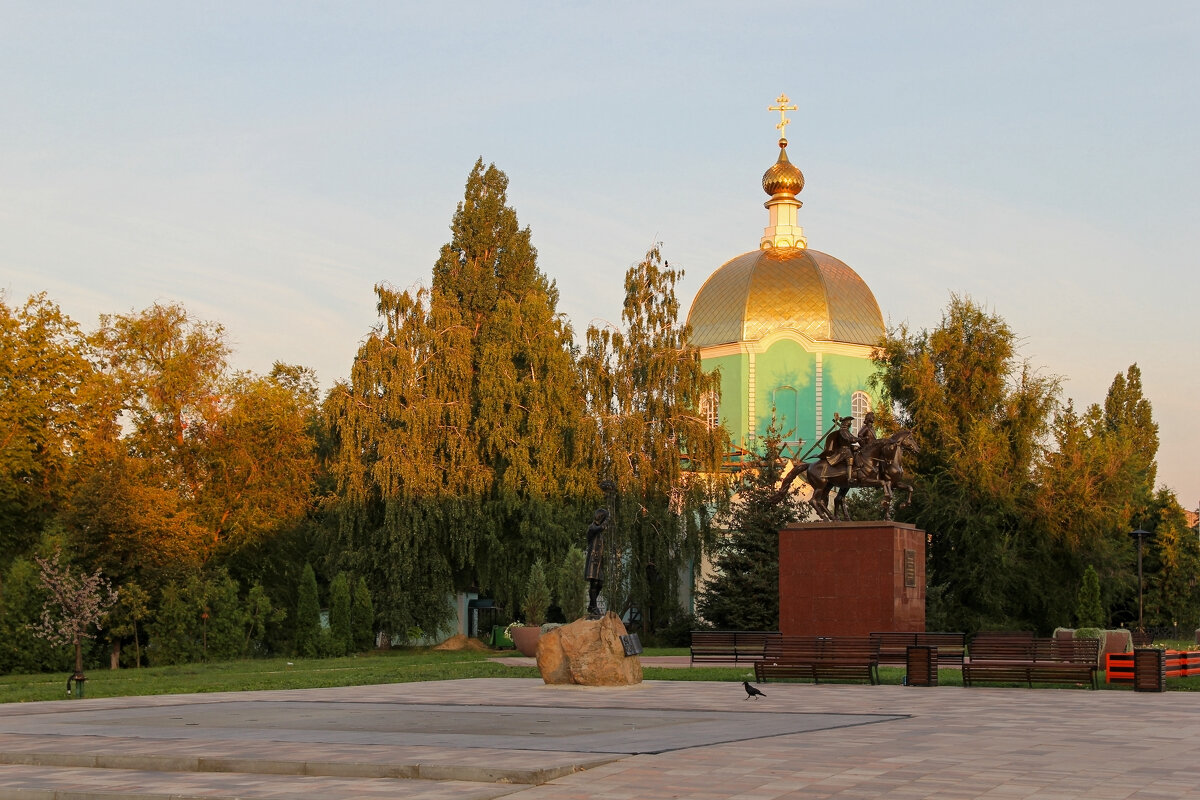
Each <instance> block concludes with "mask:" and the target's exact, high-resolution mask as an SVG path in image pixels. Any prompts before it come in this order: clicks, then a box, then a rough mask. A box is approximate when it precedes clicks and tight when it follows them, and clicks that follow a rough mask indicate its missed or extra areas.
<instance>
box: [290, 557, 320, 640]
mask: <svg viewBox="0 0 1200 800" xmlns="http://www.w3.org/2000/svg"><path fill="white" fill-rule="evenodd" d="M295 649H296V655H299V656H304V657H305V658H316V657H317V656H319V655H321V601H320V600H319V599H318V597H317V575H316V573H315V572H313V568H312V565H311V564H305V565H304V572H302V573H301V575H300V599H299V602H298V603H297V605H296V643H295Z"/></svg>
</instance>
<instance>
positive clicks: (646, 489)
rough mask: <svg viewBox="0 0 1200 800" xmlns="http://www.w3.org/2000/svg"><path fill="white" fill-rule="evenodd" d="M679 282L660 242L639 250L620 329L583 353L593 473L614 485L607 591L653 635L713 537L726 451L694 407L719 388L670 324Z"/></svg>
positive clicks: (598, 334)
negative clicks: (711, 514) (683, 575)
mask: <svg viewBox="0 0 1200 800" xmlns="http://www.w3.org/2000/svg"><path fill="white" fill-rule="evenodd" d="M682 276H683V273H682V271H680V270H677V269H674V268H672V267H671V266H670V264H669V263H668V262H667V261H666V260H664V259H663V257H662V253H661V251H660V249H659V247H658V246H657V245H656V246H654V247H652V248H651V249H650V250H649V251H647V253H646V256H645V258H644V259H642V260H641V261H640V262H639V263H637V264H635V265H634V266H632V267H630V268H629V270H628V272H627V273H626V275H625V301H624V305H623V308H622V312H621V319H622V322H623V325H624V328H623V329H621V330H619V329H617V328H616V327H614V326H603V327H600V326H591V327H589V328H588V333H587V348H586V351H585V353H584V354H583V356H582V358H581V366H582V369H583V380H584V386H585V387H586V391H587V398H588V411H589V415H590V419H591V423H592V425H593V426H594V431H593V440H594V441H595V442H596V448H597V449H596V455H595V458H594V461H595V464H596V471H597V473H598V474H599V475H600V477H601V478H602V479H604V480H606V481H609V482H611V484H612V485H613V486H614V487H615V493H614V500H615V506H616V507H615V508H614V509H613V512H614V513H613V515H612V517H611V519H610V522H609V527H608V531H609V532H608V533H607V534H606V536H605V541H606V548H607V550H608V553H609V559H608V562H607V565H606V566H607V579H606V580H605V586H604V595H605V597H606V599H607V600H608V607H609V609H611V610H614V611H618V612H623V611H625V610H627V609H628V608H630V607H636V608H637V609H638V611H639V612H640V613H641V614H642V616H643V618H644V620H645V621H646V623H647V624H648V626H649V627H650V628H652V629H653V628H654V627H656V626H657V625H659V624H665V623H666V622H667V621H668V619H666V618H669V617H670V616H671V615H672V614H673V613H674V612H675V611H676V610H677V609H676V608H675V606H676V605H677V603H676V600H675V598H676V596H677V589H678V585H679V576H680V574H681V573H686V572H688V571H689V570H692V569H697V568H698V566H699V559H700V555H701V552H702V550H703V548H704V546H705V545H706V544H708V543H710V542H711V528H710V525H709V509H710V507H711V505H712V503H714V502H718V501H719V500H720V492H719V491H717V488H718V486H719V484H720V483H721V479H720V477H719V474H720V464H721V457H722V455H723V453H724V452H725V450H726V449H727V447H728V434H727V433H726V432H725V430H724V428H721V427H718V428H712V429H710V428H709V427H708V425H707V424H706V421H705V420H704V419H703V418H702V416H701V415H700V414H699V412H698V409H699V407H700V404H701V402H702V401H704V400H706V399H709V398H713V397H716V396H717V395H718V393H719V391H720V388H719V387H720V384H719V381H718V377H717V376H716V375H715V374H711V373H706V372H705V371H704V369H703V368H702V367H701V364H700V354H699V351H698V350H696V349H695V348H693V347H689V346H688V344H687V337H688V329H687V327H686V325H685V324H681V323H680V322H679V311H680V309H679V301H678V299H677V298H676V296H675V285H676V283H677V282H678V280H679V279H680V278H682ZM659 611H661V612H662V615H661V616H662V617H665V618H664V619H657V618H656V617H658V616H659V615H658V613H657V612H659Z"/></svg>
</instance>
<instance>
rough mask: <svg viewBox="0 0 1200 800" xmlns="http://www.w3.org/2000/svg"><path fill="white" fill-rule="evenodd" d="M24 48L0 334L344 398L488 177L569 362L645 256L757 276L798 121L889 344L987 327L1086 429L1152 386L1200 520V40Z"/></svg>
mask: <svg viewBox="0 0 1200 800" xmlns="http://www.w3.org/2000/svg"><path fill="white" fill-rule="evenodd" d="M0 45H2V46H0V289H2V290H4V291H6V293H7V295H8V297H9V300H10V301H15V300H21V299H23V298H24V297H25V296H26V295H28V294H30V293H32V292H35V291H40V290H45V291H47V292H49V294H50V295H51V297H52V298H53V299H55V300H56V301H57V302H59V303H60V304H61V305H62V306H63V308H64V309H65V310H66V311H67V312H68V313H69V314H71V315H72V316H73V317H75V318H76V319H77V320H79V321H80V322H81V323H83V324H84V325H85V326H87V327H94V325H95V322H96V316H97V315H98V314H100V313H102V312H124V311H129V310H132V309H137V308H143V307H145V306H147V305H149V304H150V303H153V302H154V301H180V302H182V303H184V304H185V305H186V306H187V307H188V308H189V309H191V310H192V311H193V312H195V313H197V314H199V315H201V316H203V317H205V318H208V319H213V320H216V321H219V322H221V323H223V324H224V325H225V326H226V328H227V329H228V332H229V334H230V337H231V339H232V341H233V343H234V346H235V348H236V353H235V356H234V364H235V366H237V367H239V368H248V369H254V370H259V371H262V370H266V369H269V367H270V364H271V363H272V361H274V360H276V359H281V360H284V361H289V362H295V363H301V364H306V365H308V366H312V367H314V368H315V369H316V370H317V372H318V374H319V376H320V378H321V380H322V383H323V385H324V386H326V387H328V386H329V385H330V384H332V383H333V381H335V380H336V379H338V378H340V377H343V376H344V375H346V374H347V372H348V370H349V364H350V359H351V358H352V356H353V354H354V351H355V349H356V347H357V345H358V342H359V340H360V339H361V337H362V335H363V334H364V332H365V331H366V330H367V329H368V328H369V326H370V325H371V324H372V323H373V322H374V320H375V314H374V296H373V293H372V286H373V285H374V284H375V283H376V282H379V281H387V282H390V283H392V284H395V285H398V286H402V287H403V286H409V285H412V284H415V283H418V282H426V281H428V278H429V274H430V268H431V267H432V265H433V262H434V260H435V259H436V257H437V251H438V248H439V247H440V246H441V244H443V243H444V242H445V241H446V240H447V238H448V229H447V225H448V223H449V220H450V217H451V215H452V214H453V211H454V206H455V204H456V202H457V201H458V200H459V199H460V198H461V195H462V188H463V183H464V181H465V178H466V175H467V172H468V171H469V170H470V168H471V165H472V164H473V163H474V161H475V159H476V158H477V157H478V156H480V155H482V156H483V158H484V159H485V160H487V161H489V162H494V163H495V164H496V165H497V166H498V167H500V168H501V169H503V170H504V171H505V172H506V173H507V174H508V176H509V178H510V191H509V198H510V201H511V202H512V204H513V205H514V206H515V208H516V209H517V213H518V215H519V216H520V219H521V221H522V223H523V224H528V225H530V226H531V228H532V230H533V238H534V243H535V245H536V246H537V247H538V250H539V254H540V258H539V263H540V265H541V267H542V269H543V270H544V271H545V272H546V273H547V274H549V275H550V276H551V277H553V278H554V279H555V280H556V281H557V282H558V285H559V288H560V290H561V293H562V302H561V307H562V309H563V310H564V311H565V312H566V313H568V314H569V315H570V317H571V318H572V320H573V321H574V323H575V326H576V333H577V336H578V337H579V338H582V331H583V329H584V328H586V326H587V324H588V323H589V322H590V321H592V320H593V319H610V320H611V319H616V318H617V317H618V315H619V309H620V300H621V281H622V277H623V275H624V271H625V269H626V268H627V267H628V265H629V264H631V263H632V262H634V261H636V260H637V259H638V258H639V257H640V256H641V255H642V254H643V253H644V252H645V250H646V248H647V247H648V246H649V245H650V244H651V243H652V242H654V241H656V240H661V241H662V242H663V243H664V247H665V252H666V255H667V258H668V259H670V261H671V262H672V263H673V264H675V265H679V266H682V267H684V269H686V271H687V275H686V278H685V281H684V284H683V286H682V291H681V294H682V296H683V297H684V298H685V305H687V304H690V300H691V297H692V296H693V295H694V294H695V292H696V290H697V289H698V288H699V286H700V284H701V283H702V282H703V280H704V278H705V277H707V275H708V274H709V273H710V272H711V271H712V270H714V269H715V268H716V267H718V266H719V265H720V264H721V263H723V262H724V261H725V260H727V259H729V258H731V257H733V256H735V255H737V254H739V253H741V252H744V251H746V250H752V249H754V248H755V247H756V246H757V243H758V237H759V235H760V234H761V231H762V227H763V226H764V225H765V224H766V211H765V210H764V209H763V207H762V202H763V200H765V199H766V198H765V196H764V195H763V194H762V190H761V187H760V185H759V180H760V176H761V174H762V172H763V170H765V169H766V168H767V167H768V166H769V165H770V164H771V163H772V161H773V160H774V158H775V155H776V153H777V149H776V147H775V138H776V135H777V132H776V130H775V128H774V124H775V122H776V121H777V115H772V114H770V113H768V112H767V111H766V107H767V106H768V105H770V104H771V103H772V101H773V100H774V98H775V97H776V96H777V95H779V94H780V93H781V92H786V93H787V94H788V95H789V96H790V97H791V98H792V99H793V101H794V102H796V103H797V104H798V105H799V106H800V109H799V110H798V111H795V112H792V113H791V114H790V115H789V116H790V117H791V119H792V125H791V126H790V127H789V129H788V138H789V140H790V142H791V145H790V147H789V154H790V155H791V156H792V160H793V161H794V162H795V163H797V164H798V165H799V166H800V167H801V169H802V170H803V171H804V173H805V176H806V180H807V185H806V187H805V191H804V193H803V195H802V196H801V199H802V200H803V201H804V204H805V205H804V208H803V209H802V210H801V212H800V216H801V224H802V225H803V226H804V228H805V232H806V234H807V236H808V241H809V246H811V247H813V248H814V249H817V250H822V251H824V252H827V253H831V254H833V255H835V256H837V257H838V258H841V259H842V260H843V261H845V262H847V263H848V264H850V265H851V266H852V267H854V268H855V269H856V270H857V271H858V272H859V274H860V275H862V276H863V278H864V279H865V280H866V281H867V283H868V284H869V285H870V286H871V287H872V289H873V290H874V292H875V295H876V297H877V299H878V300H879V303H880V306H881V307H882V308H883V310H884V315H885V317H887V318H888V319H889V320H890V321H891V322H893V323H896V322H900V321H904V320H907V321H908V322H909V323H910V324H911V325H912V326H915V327H926V326H932V325H934V324H936V323H937V321H938V319H939V315H940V311H941V309H942V308H943V307H944V306H945V304H946V301H947V299H948V297H949V293H950V292H952V291H953V292H958V293H962V294H967V295H970V296H971V297H973V298H975V299H976V300H978V301H981V302H983V303H985V304H987V305H988V306H989V307H990V308H992V309H993V310H995V311H996V312H998V313H1000V314H1001V315H1002V316H1004V317H1005V318H1006V319H1007V320H1008V321H1009V323H1010V324H1011V325H1012V327H1013V328H1014V329H1015V330H1016V331H1017V332H1018V333H1019V334H1020V335H1021V337H1022V342H1023V354H1024V355H1025V356H1027V357H1028V358H1029V359H1030V360H1031V361H1032V362H1033V363H1034V364H1035V365H1037V366H1039V367H1041V368H1042V369H1043V370H1044V371H1045V372H1048V373H1054V374H1059V375H1062V376H1064V377H1065V378H1066V379H1067V380H1066V382H1065V393H1066V395H1067V396H1070V397H1074V398H1075V400H1076V402H1077V404H1081V405H1082V404H1087V403H1091V402H1095V401H1098V400H1101V399H1102V398H1103V394H1104V391H1105V389H1106V388H1107V386H1108V385H1109V383H1110V382H1111V380H1112V378H1113V376H1114V375H1115V374H1116V373H1117V372H1118V371H1122V370H1124V369H1125V368H1126V367H1127V366H1128V365H1129V364H1130V363H1132V362H1134V361H1137V362H1139V363H1140V365H1141V367H1142V370H1143V373H1144V378H1145V385H1146V390H1147V393H1148V395H1149V396H1150V398H1151V400H1152V402H1153V403H1154V410H1155V415H1156V417H1157V419H1158V421H1159V423H1160V426H1161V429H1162V438H1163V439H1164V441H1163V445H1162V448H1161V450H1160V452H1159V464H1160V471H1159V479H1160V480H1161V481H1163V482H1165V483H1167V484H1168V485H1170V486H1171V487H1173V488H1174V489H1176V490H1177V491H1178V492H1179V495H1180V500H1181V502H1183V503H1184V505H1185V506H1187V507H1190V508H1193V509H1194V508H1196V506H1197V505H1198V504H1200V466H1198V462H1197V459H1196V458H1195V455H1194V454H1195V453H1196V452H1200V426H1198V425H1197V422H1196V419H1195V414H1194V411H1193V410H1194V408H1195V406H1196V402H1195V400H1196V397H1197V396H1198V394H1200V391H1198V390H1200V374H1198V371H1200V359H1198V358H1197V356H1198V355H1200V323H1198V322H1197V315H1196V313H1195V308H1196V305H1197V297H1198V295H1200V278H1197V271H1196V268H1195V262H1196V256H1195V245H1194V242H1193V240H1194V237H1195V235H1196V232H1197V228H1198V225H1197V223H1198V222H1200V202H1198V200H1197V186H1198V184H1200V155H1198V137H1197V133H1198V130H1200V125H1198V122H1200V4H1197V3H1191V2H1175V3H1164V2H1146V3H1140V4H1131V3H1127V2H1122V3H1117V2H1096V1H1094V0H1093V1H1092V2H1071V3H1067V2H1062V3H1054V2H1046V1H1045V0H1042V2H1012V1H1009V2H996V3H985V2H912V1H911V0H910V1H909V2H894V3H882V2H880V3H856V2H833V1H832V0H830V2H794V1H793V2H787V3H766V2H740V3H732V2H730V3H706V2H690V3H666V2H662V3H645V2H614V1H613V0H609V1H608V2H603V3H599V2H597V3H584V2H563V1H561V0H560V2H529V3H503V2H496V1H495V0H493V2H458V3H454V4H445V6H444V9H443V7H442V6H435V4H432V3H407V2H405V3H400V2H393V3H385V2H375V3H313V2H288V3H283V2H279V3H254V2H239V3H206V4H187V5H186V6H185V5H184V4H182V3H162V2H146V3H124V2H114V3H106V4H96V3H48V2H38V3H14V2H4V1H3V0H0Z"/></svg>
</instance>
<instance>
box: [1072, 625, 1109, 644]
mask: <svg viewBox="0 0 1200 800" xmlns="http://www.w3.org/2000/svg"><path fill="white" fill-rule="evenodd" d="M1075 638H1076V639H1099V640H1100V641H1102V642H1103V641H1104V629H1103V628H1095V627H1092V628H1076V629H1075Z"/></svg>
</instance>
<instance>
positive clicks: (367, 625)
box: [350, 577, 375, 653]
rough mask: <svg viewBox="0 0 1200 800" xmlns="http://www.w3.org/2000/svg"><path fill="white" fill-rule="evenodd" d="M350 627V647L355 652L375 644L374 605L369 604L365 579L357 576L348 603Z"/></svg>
mask: <svg viewBox="0 0 1200 800" xmlns="http://www.w3.org/2000/svg"><path fill="white" fill-rule="evenodd" d="M350 628H351V634H352V636H353V639H354V644H353V646H352V649H353V650H354V652H356V653H361V652H363V651H365V650H370V649H371V648H373V647H374V646H375V607H374V606H373V605H372V604H371V592H370V590H369V589H367V579H366V578H363V577H359V579H358V580H357V581H355V583H354V598H353V601H352V603H351V605H350Z"/></svg>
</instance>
